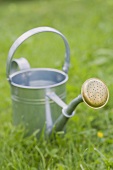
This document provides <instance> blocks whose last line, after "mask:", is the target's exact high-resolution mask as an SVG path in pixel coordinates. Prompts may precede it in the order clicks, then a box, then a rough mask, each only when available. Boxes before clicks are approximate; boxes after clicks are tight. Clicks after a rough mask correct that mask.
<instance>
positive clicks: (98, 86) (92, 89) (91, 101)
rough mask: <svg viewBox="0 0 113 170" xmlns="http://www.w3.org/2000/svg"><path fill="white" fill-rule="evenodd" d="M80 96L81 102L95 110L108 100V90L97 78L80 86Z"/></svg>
mask: <svg viewBox="0 0 113 170" xmlns="http://www.w3.org/2000/svg"><path fill="white" fill-rule="evenodd" d="M81 94H82V99H83V101H84V102H85V103H86V104H87V105H88V106H90V107H92V108H95V109H99V108H101V107H103V106H105V105H106V103H107V102H108V99H109V91H108V88H107V87H106V85H105V84H104V83H103V82H102V81H101V80H99V79H97V78H91V79H88V80H86V81H85V82H84V84H83V86H82V89H81Z"/></svg>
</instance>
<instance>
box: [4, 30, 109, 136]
mask: <svg viewBox="0 0 113 170" xmlns="http://www.w3.org/2000/svg"><path fill="white" fill-rule="evenodd" d="M42 32H52V33H55V34H57V35H59V36H60V37H61V38H62V40H63V42H64V45H65V62H64V65H63V70H62V71H60V70H57V69H53V68H30V64H29V63H28V61H27V60H26V59H25V58H19V59H13V56H14V54H15V52H16V50H17V48H18V47H19V46H20V45H21V44H22V43H23V42H24V41H25V40H26V39H28V38H29V37H31V36H33V35H35V34H38V33H42ZM69 62H70V48H69V44H68V42H67V39H66V38H65V36H64V35H63V34H62V33H61V32H59V31H58V30H56V29H54V28H50V27H38V28H34V29H31V30H29V31H27V32H25V33H24V34H22V35H21V36H20V37H19V38H18V39H17V40H16V41H15V42H14V43H13V45H12V46H11V48H10V50H9V53H8V59H7V79H8V81H9V83H10V87H11V96H12V105H13V122H14V124H15V125H18V124H23V125H24V126H25V127H26V129H27V134H28V135H30V134H32V133H33V132H34V131H36V130H37V129H39V130H40V133H41V131H42V129H43V128H44V127H45V134H46V135H47V136H48V135H51V133H52V131H53V129H54V131H62V130H63V128H64V126H65V124H66V122H67V120H68V119H69V118H70V117H72V116H74V114H75V111H74V110H75V108H76V106H77V105H78V104H79V103H81V102H83V101H84V102H85V103H86V104H87V105H88V106H90V107H92V108H96V109H97V108H101V107H103V106H104V105H105V104H106V103H107V101H108V98H109V92H108V89H107V87H106V85H105V84H104V83H103V82H102V81H101V80H99V79H96V78H91V79H89V80H87V81H86V82H85V83H84V84H83V86H82V89H81V94H80V95H78V97H76V98H75V99H73V100H72V101H71V102H70V104H69V105H67V104H66V103H65V99H66V82H67V80H68V75H67V73H68V69H69ZM40 133H38V136H40Z"/></svg>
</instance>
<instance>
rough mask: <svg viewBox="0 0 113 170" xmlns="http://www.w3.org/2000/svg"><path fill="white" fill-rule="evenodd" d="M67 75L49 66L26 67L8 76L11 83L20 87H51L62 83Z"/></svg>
mask: <svg viewBox="0 0 113 170" xmlns="http://www.w3.org/2000/svg"><path fill="white" fill-rule="evenodd" d="M67 80H68V75H67V74H65V73H64V72H63V71H59V70H57V69H49V68H38V69H28V70H23V71H19V72H18V73H14V74H12V75H11V77H10V82H11V84H12V85H14V86H17V87H21V88H31V89H32V88H33V89H34V88H35V89H41V88H52V87H56V86H59V85H62V84H64V83H65V82H66V81H67Z"/></svg>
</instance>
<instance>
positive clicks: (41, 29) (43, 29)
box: [6, 27, 70, 79]
mask: <svg viewBox="0 0 113 170" xmlns="http://www.w3.org/2000/svg"><path fill="white" fill-rule="evenodd" d="M42 32H52V33H55V34H58V35H59V36H60V37H61V38H62V40H63V41H64V45H65V50H66V52H65V62H64V65H63V71H64V72H65V73H67V72H68V69H69V64H70V48H69V44H68V41H67V39H66V38H65V36H64V35H63V34H62V33H61V32H59V31H58V30H56V29H54V28H51V27H38V28H34V29H31V30H29V31H27V32H25V33H24V34H22V35H21V36H20V37H19V38H18V39H17V40H16V41H15V42H14V43H13V45H12V46H11V48H10V50H9V53H8V59H7V68H6V74H7V79H9V78H10V74H11V69H12V68H11V63H12V58H13V56H14V53H15V52H16V50H17V48H18V47H19V46H20V45H21V44H22V43H23V42H24V41H25V40H26V39H28V38H29V37H31V36H33V35H35V34H38V33H42Z"/></svg>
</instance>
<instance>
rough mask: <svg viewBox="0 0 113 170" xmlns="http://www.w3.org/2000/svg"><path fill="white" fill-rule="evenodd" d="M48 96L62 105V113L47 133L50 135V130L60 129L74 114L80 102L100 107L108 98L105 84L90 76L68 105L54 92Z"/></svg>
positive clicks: (96, 107) (92, 106) (95, 107)
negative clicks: (79, 92)
mask: <svg viewBox="0 0 113 170" xmlns="http://www.w3.org/2000/svg"><path fill="white" fill-rule="evenodd" d="M48 97H49V98H51V99H52V100H54V102H56V103H57V104H59V105H60V106H61V107H62V114H61V115H60V116H59V117H58V119H57V120H56V122H55V123H54V125H53V126H52V128H51V130H49V131H48V132H47V133H48V135H49V136H50V135H51V133H52V132H54V131H55V132H56V131H62V130H63V128H64V126H65V124H66V123H67V121H68V119H69V118H71V117H72V116H74V114H75V109H76V107H77V106H78V104H80V103H81V102H85V103H86V104H87V105H88V106H89V107H91V108H94V109H99V108H102V107H103V106H105V105H106V103H107V102H108V99H109V91H108V88H107V87H106V85H105V84H104V83H103V82H102V81H101V80H99V79H97V78H91V79H88V80H86V81H85V83H84V84H83V85H82V88H81V94H80V95H78V97H76V98H75V99H73V100H72V101H71V102H70V103H69V105H66V104H65V103H64V102H63V101H62V100H61V99H60V98H58V96H57V95H56V94H55V93H52V95H51V93H50V95H48Z"/></svg>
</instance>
